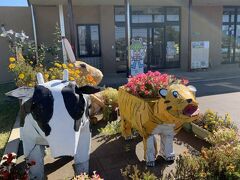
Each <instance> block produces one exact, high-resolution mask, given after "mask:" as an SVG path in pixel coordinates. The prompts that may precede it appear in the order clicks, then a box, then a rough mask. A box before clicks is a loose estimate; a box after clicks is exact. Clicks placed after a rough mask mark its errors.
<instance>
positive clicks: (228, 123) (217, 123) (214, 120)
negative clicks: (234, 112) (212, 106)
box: [191, 110, 237, 139]
mask: <svg viewBox="0 0 240 180" xmlns="http://www.w3.org/2000/svg"><path fill="white" fill-rule="evenodd" d="M191 125H192V131H193V133H194V134H195V135H197V137H199V138H201V139H205V138H206V137H207V136H209V135H210V134H211V133H213V131H216V130H217V129H220V128H223V127H224V128H228V129H234V130H237V127H236V126H235V125H234V123H233V122H232V119H231V117H230V115H229V114H225V116H224V117H223V116H220V115H218V113H216V112H213V111H211V110H207V111H206V112H205V113H204V114H203V115H201V116H200V118H199V119H198V120H196V121H193V122H192V123H191Z"/></svg>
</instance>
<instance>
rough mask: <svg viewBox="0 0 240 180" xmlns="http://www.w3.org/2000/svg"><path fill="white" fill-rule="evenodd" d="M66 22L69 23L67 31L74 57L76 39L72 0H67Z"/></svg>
mask: <svg viewBox="0 0 240 180" xmlns="http://www.w3.org/2000/svg"><path fill="white" fill-rule="evenodd" d="M68 21H69V29H70V43H71V46H72V48H73V52H74V53H75V56H76V51H77V49H76V42H75V40H76V38H75V27H74V18H73V7H72V0H68Z"/></svg>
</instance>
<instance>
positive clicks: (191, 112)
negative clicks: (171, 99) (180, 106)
mask: <svg viewBox="0 0 240 180" xmlns="http://www.w3.org/2000/svg"><path fill="white" fill-rule="evenodd" d="M183 114H184V115H185V116H189V117H193V116H197V115H198V114H199V108H198V106H196V105H193V104H189V105H187V106H186V107H185V108H184V110H183Z"/></svg>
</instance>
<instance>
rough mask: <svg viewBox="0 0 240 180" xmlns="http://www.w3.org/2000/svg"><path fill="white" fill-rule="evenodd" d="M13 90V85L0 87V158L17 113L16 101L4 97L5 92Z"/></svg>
mask: <svg viewBox="0 0 240 180" xmlns="http://www.w3.org/2000/svg"><path fill="white" fill-rule="evenodd" d="M14 88H15V85H14V84H13V83H9V84H1V85H0V158H1V157H2V155H3V152H4V149H5V146H6V143H7V141H8V138H9V135H10V132H11V129H12V127H13V124H14V122H15V120H16V116H17V112H18V100H16V99H10V98H9V97H6V96H5V93H6V92H8V91H10V90H13V89H14Z"/></svg>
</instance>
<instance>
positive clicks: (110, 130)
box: [98, 120, 121, 136]
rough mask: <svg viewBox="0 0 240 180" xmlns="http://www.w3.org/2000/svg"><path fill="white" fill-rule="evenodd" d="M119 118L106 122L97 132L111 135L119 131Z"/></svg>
mask: <svg viewBox="0 0 240 180" xmlns="http://www.w3.org/2000/svg"><path fill="white" fill-rule="evenodd" d="M120 127H121V126H120V120H116V121H112V122H108V123H107V125H106V126H105V127H104V128H101V129H99V130H98V131H99V133H100V134H101V135H105V136H112V135H116V134H119V133H120V132H121V128H120Z"/></svg>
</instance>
